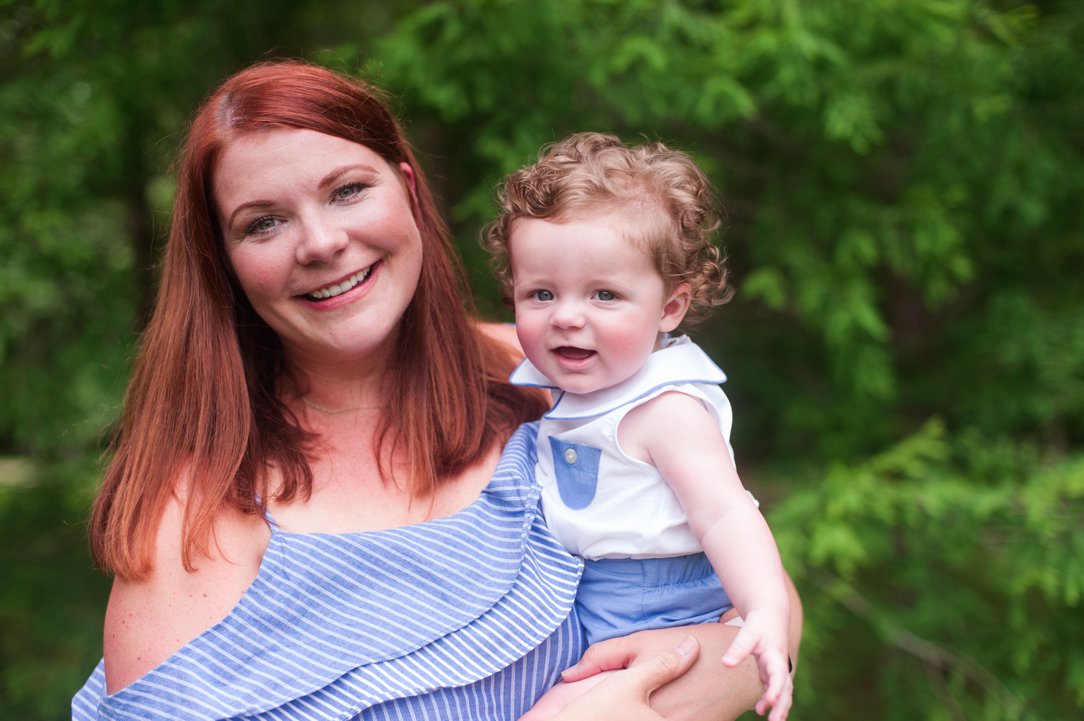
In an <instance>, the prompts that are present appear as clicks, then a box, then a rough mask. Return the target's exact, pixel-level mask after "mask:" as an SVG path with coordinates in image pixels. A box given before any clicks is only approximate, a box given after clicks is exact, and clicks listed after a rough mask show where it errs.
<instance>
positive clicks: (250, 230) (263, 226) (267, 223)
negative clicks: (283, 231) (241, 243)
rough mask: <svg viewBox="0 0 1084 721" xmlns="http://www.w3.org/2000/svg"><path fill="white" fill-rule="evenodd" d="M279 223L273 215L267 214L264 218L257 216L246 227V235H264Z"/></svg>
mask: <svg viewBox="0 0 1084 721" xmlns="http://www.w3.org/2000/svg"><path fill="white" fill-rule="evenodd" d="M277 223H278V221H277V220H275V218H274V217H273V216H270V215H265V216H263V217H262V218H256V220H254V221H252V222H251V223H249V224H248V226H247V227H246V228H245V235H262V234H264V233H269V232H271V231H272V230H274V229H275V225H276V224H277Z"/></svg>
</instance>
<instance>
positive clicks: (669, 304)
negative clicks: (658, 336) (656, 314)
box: [659, 283, 692, 333]
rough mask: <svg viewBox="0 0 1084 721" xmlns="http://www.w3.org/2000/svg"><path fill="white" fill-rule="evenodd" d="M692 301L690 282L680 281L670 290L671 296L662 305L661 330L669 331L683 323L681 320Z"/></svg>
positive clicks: (663, 331) (662, 331)
mask: <svg viewBox="0 0 1084 721" xmlns="http://www.w3.org/2000/svg"><path fill="white" fill-rule="evenodd" d="M691 302H692V291H690V290H689V284H688V283H679V284H678V286H677V287H676V288H674V289H673V290H672V291H671V292H670V297H669V298H668V299H667V300H666V303H664V304H663V306H662V317H661V318H660V319H659V332H661V333H669V332H670V331H672V330H674V329H675V328H677V327H678V326H679V325H681V321H682V320H684V319H685V314H686V313H687V312H688V310H689V303H691Z"/></svg>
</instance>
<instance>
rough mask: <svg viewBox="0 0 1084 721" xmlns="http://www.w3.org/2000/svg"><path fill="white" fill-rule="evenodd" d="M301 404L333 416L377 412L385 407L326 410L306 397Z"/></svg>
mask: <svg viewBox="0 0 1084 721" xmlns="http://www.w3.org/2000/svg"><path fill="white" fill-rule="evenodd" d="M301 402H302V403H304V404H305V405H307V406H308V407H309V408H311V409H313V410H314V411H320V412H321V413H330V414H332V415H338V414H339V413H349V412H350V411H376V410H380V409H381V408H383V407H384V406H374V405H361V406H347V407H346V408H326V407H324V406H321V405H317V404H316V403H313V402H312V401H310V400H309V399H308V398H307V397H306V396H301Z"/></svg>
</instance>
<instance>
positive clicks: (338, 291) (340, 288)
mask: <svg viewBox="0 0 1084 721" xmlns="http://www.w3.org/2000/svg"><path fill="white" fill-rule="evenodd" d="M379 262H380V261H377V263H373V264H372V265H370V266H369V267H368V268H365V269H364V270H359V271H358V272H357V273H353V274H351V275H350V277H348V278H347V279H346V280H343V281H341V282H336V283H332V284H330V285H328V286H326V287H323V288H320V289H319V290H314V291H313V292H311V293H306V294H305V297H306V298H307V299H308V300H312V301H322V300H327V299H328V298H335V297H337V296H340V295H342V294H343V293H346V292H347V291H350V290H353V289H354V288H356V287H358V285H359V284H361V283H364V282H365V281H366V280H368V279H369V276H370V275H372V272H373V270H374V269H375V268H376V266H377V264H378V263H379Z"/></svg>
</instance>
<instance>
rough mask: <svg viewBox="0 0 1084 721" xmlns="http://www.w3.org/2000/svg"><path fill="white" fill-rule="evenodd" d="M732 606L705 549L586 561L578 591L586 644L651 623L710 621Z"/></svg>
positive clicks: (650, 626)
mask: <svg viewBox="0 0 1084 721" xmlns="http://www.w3.org/2000/svg"><path fill="white" fill-rule="evenodd" d="M733 606H734V604H732V603H731V602H730V598H729V597H728V596H727V595H726V591H724V590H723V586H722V584H721V583H720V582H719V577H718V576H717V575H715V571H714V569H712V567H711V563H710V562H709V561H708V557H707V556H705V555H704V554H703V553H695V554H692V555H688V556H675V557H672V558H604V559H600V560H597V561H589V560H588V561H584V568H583V577H582V578H581V579H580V589H579V591H578V592H577V594H576V608H577V611H578V612H579V616H580V621H581V622H582V623H583V627H584V630H585V631H586V633H587V642H588V643H597V642H598V641H604V640H606V639H608V638H614V637H615V636H624V635H626V634H629V633H632V632H633V631H642V630H645V629H649V628H668V627H670V626H688V625H690V624H695V623H712V622H715V621H718V620H719V617H720V616H722V615H723V614H724V613H726V612H727V611H729V610H730V609H731V608H733Z"/></svg>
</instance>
